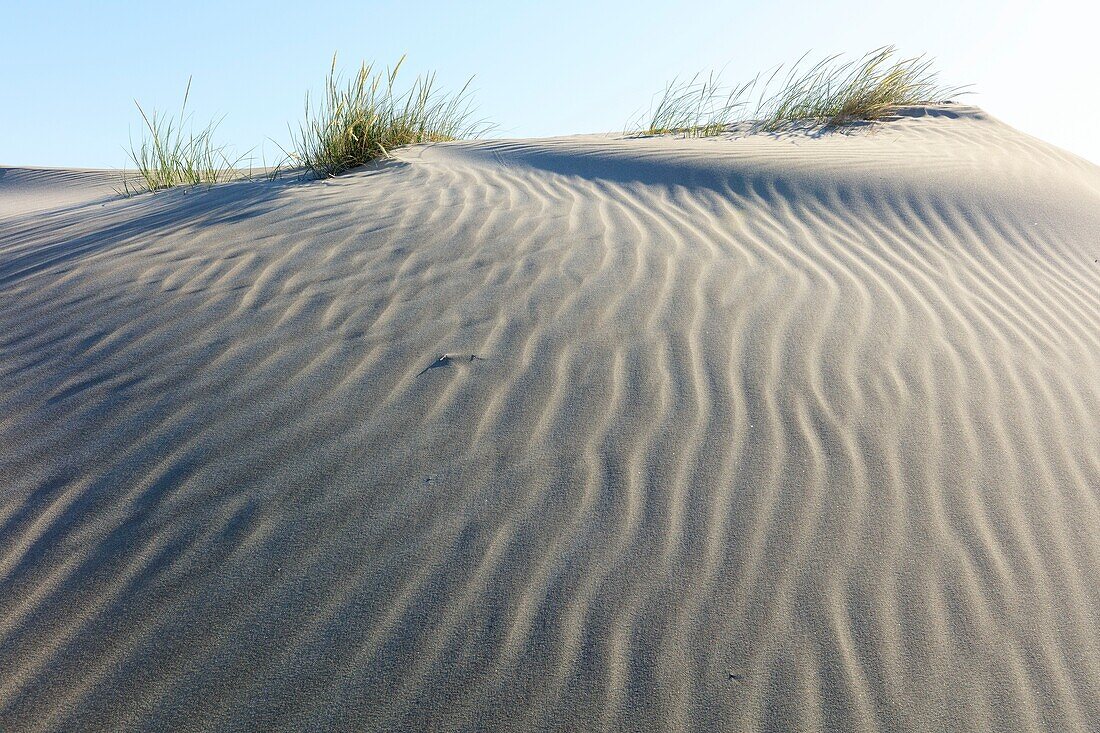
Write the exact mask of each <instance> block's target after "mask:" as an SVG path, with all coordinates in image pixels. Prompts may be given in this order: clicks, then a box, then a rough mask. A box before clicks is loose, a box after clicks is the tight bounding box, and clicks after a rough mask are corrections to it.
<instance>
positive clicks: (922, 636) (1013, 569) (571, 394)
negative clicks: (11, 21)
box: [0, 105, 1100, 732]
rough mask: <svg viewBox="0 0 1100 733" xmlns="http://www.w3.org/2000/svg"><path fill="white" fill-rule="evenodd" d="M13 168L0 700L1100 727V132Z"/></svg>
mask: <svg viewBox="0 0 1100 733" xmlns="http://www.w3.org/2000/svg"><path fill="white" fill-rule="evenodd" d="M2 176H3V177H0V730H4V731H82V730H104V731H106V730H111V731H115V730H145V731H187V730H261V731H268V730H287V731H299V730H301V731H321V730H340V731H344V730H378V731H404V730H408V731H420V730H440V731H483V730H486V731H488V730H493V731H495V730H505V731H507V730H514V731H526V730H563V731H588V730H612V731H681V730H683V731H688V730H692V731H756V730H768V731H792V730H797V731H818V730H829V731H922V732H923V731H941V730H950V731H956V730H959V731H990V730H996V731H1009V730H1012V731H1015V730H1029V731H1030V730H1057V731H1084V730H1100V263H1098V259H1100V168H1097V167H1096V166H1093V165H1091V164H1089V163H1086V162H1084V161H1082V160H1080V159H1078V158H1075V157H1073V156H1072V155H1070V154H1068V153H1064V152H1062V151H1060V150H1057V149H1055V148H1053V147H1050V146H1048V145H1046V144H1044V143H1042V142H1040V141H1037V140H1035V139H1033V138H1030V137H1027V136H1025V135H1023V134H1021V133H1019V132H1017V131H1015V130H1013V129H1011V128H1010V127H1008V126H1006V125H1004V124H1002V123H1001V122H999V121H997V120H995V119H993V118H991V117H989V116H988V115H987V114H985V113H984V112H982V111H981V110H980V109H977V108H974V107H965V106H956V105H951V106H944V107H929V108H915V109H910V110H905V111H904V113H903V114H902V115H900V116H899V118H898V119H895V120H891V121H888V122H884V123H881V124H879V125H876V126H874V127H871V128H861V129H857V130H854V131H851V132H849V133H839V132H832V133H820V132H812V131H809V132H806V131H803V132H790V133H786V134H782V135H751V136H743V135H736V134H735V135H729V136H727V137H726V138H724V139H706V140H683V139H676V138H654V139H637V140H624V139H621V138H617V137H613V136H580V137H567V138H556V139H545V140H512V141H482V142H462V143H449V144H440V145H432V146H419V147H411V148H406V149H403V150H401V151H399V152H398V153H397V156H396V160H395V161H392V162H389V163H386V164H382V165H378V166H375V167H373V168H371V169H368V170H362V171H359V172H355V173H352V174H349V175H346V176H343V177H340V178H337V179H333V180H330V181H325V182H312V183H300V182H295V181H287V182H276V183H267V182H256V183H241V184H229V185H223V186H218V187H214V188H212V189H194V190H173V191H169V192H162V193H158V194H156V195H145V196H139V197H135V198H131V199H120V198H118V197H117V196H115V195H114V194H113V193H112V191H111V190H110V176H109V175H108V174H106V173H103V172H87V171H85V172H80V171H32V170H26V169H4V170H3V173H2Z"/></svg>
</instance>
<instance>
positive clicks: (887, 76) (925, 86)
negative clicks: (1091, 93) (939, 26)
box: [635, 46, 963, 137]
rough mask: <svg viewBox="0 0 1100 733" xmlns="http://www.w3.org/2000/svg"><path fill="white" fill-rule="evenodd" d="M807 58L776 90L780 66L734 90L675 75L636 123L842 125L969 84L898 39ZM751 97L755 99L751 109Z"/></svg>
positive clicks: (690, 130) (667, 126) (685, 128)
mask: <svg viewBox="0 0 1100 733" xmlns="http://www.w3.org/2000/svg"><path fill="white" fill-rule="evenodd" d="M804 59H805V56H803V57H802V59H799V61H798V62H796V63H795V64H793V65H792V66H791V68H790V71H789V72H788V73H787V74H786V76H785V77H782V81H781V83H780V85H779V88H778V89H777V90H775V91H774V92H773V91H771V90H772V86H773V83H774V82H775V80H776V79H777V78H779V72H780V70H781V68H782V67H780V68H777V69H775V70H774V71H773V72H772V73H771V75H770V76H769V77H768V79H767V81H765V82H764V84H763V85H760V84H759V82H760V78H761V77H760V75H759V74H758V75H757V76H756V78H754V79H753V80H752V81H749V82H747V83H745V84H741V85H738V86H735V87H732V88H730V89H724V88H723V87H721V85H720V84H719V82H718V80H717V78H716V77H715V76H714V75H710V76H708V77H707V78H706V80H705V81H703V82H701V83H700V82H699V81H698V79H699V76H696V77H695V78H693V79H691V80H690V81H688V82H686V83H678V82H675V81H674V82H673V83H671V84H669V85H668V86H666V87H665V90H664V92H663V93H662V94H661V95H660V96H659V97H658V98H657V102H656V104H655V105H654V106H653V108H652V111H651V113H650V114H649V116H648V118H647V120H646V121H645V122H644V123H642V124H640V125H636V126H635V131H636V134H642V135H658V134H667V133H680V134H684V135H687V136H694V137H698V136H710V135H718V134H721V133H722V132H724V131H725V130H727V129H729V127H730V126H732V125H734V124H737V123H752V124H753V125H754V127H756V128H757V129H759V130H763V131H765V132H772V131H776V130H779V129H782V128H784V127H787V126H790V125H794V124H819V125H823V126H827V127H828V126H841V125H846V124H852V123H856V122H860V121H874V120H879V119H882V118H883V117H886V116H888V115H889V114H890V113H892V112H893V111H894V110H896V109H897V108H899V107H903V106H906V105H913V104H933V103H940V102H948V101H951V100H953V99H955V98H956V97H958V95H959V94H960V93H961V92H962V91H963V88H961V87H948V86H944V85H942V84H940V83H939V75H938V73H937V72H936V70H935V69H934V68H933V66H932V60H931V59H927V58H925V57H923V56H916V57H912V58H901V59H899V58H896V50H895V48H894V47H893V46H883V47H882V48H878V49H875V50H874V51H871V52H870V53H867V54H864V55H863V56H862V57H860V58H859V59H856V60H854V61H842V60H841V58H840V57H839V56H829V57H827V58H825V59H823V60H821V61H819V62H817V63H816V64H813V65H811V66H809V67H805V66H803V63H802V62H803V60H804ZM758 86H760V87H761V90H760V92H759V93H758V94H757V93H756V89H757V87H758ZM752 96H756V98H757V102H756V106H755V108H754V111H753V112H752V113H749V114H746V110H747V109H748V105H749V101H750V98H751V97H752Z"/></svg>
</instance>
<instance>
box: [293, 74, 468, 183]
mask: <svg viewBox="0 0 1100 733" xmlns="http://www.w3.org/2000/svg"><path fill="white" fill-rule="evenodd" d="M404 60H405V57H404V56H402V57H401V59H399V60H398V62H397V64H396V65H395V66H394V67H393V68H392V69H388V70H386V71H385V72H382V71H376V70H375V67H374V65H373V64H368V63H365V62H364V63H363V64H362V65H361V66H360V67H359V71H358V73H356V74H355V76H353V77H352V78H351V79H349V80H348V81H347V82H342V81H341V79H340V77H339V76H338V75H337V73H336V57H335V56H333V57H332V67H331V69H330V70H329V74H328V77H327V79H326V80H325V90H324V94H323V95H322V96H321V99H320V100H319V101H318V102H317V103H316V104H314V103H312V102H311V100H310V98H309V96H308V95H307V96H306V112H305V120H304V121H303V122H302V123H301V125H300V127H299V130H298V133H297V134H296V135H294V134H293V133H292V136H293V138H294V143H293V151H292V152H291V153H290V158H291V159H292V160H293V161H295V162H296V163H298V164H299V165H302V166H304V167H305V168H306V169H307V170H309V171H310V172H311V173H312V174H313V175H314V176H316V177H317V178H326V177H329V176H335V175H338V174H340V173H343V172H344V171H347V170H350V169H352V168H356V167H358V166H361V165H364V164H365V163H369V162H370V161H373V160H377V159H380V158H386V157H388V156H389V155H390V152H391V151H393V150H394V149H395V148H398V147H400V146H402V145H411V144H413V143H425V142H441V141H446V140H456V139H460V138H469V137H476V136H477V135H478V134H479V133H480V132H481V131H483V130H484V129H485V125H484V124H483V123H481V122H476V121H473V120H472V108H471V105H470V91H469V87H470V81H467V82H466V84H465V85H464V86H463V87H462V88H461V89H460V90H459V91H458V92H457V93H445V92H441V91H439V90H437V89H436V86H435V74H427V75H424V76H418V77H417V78H416V79H415V80H414V81H413V82H412V84H411V85H410V86H409V87H408V88H407V89H406V90H405V91H399V90H398V89H397V86H396V84H397V75H398V72H399V71H400V69H401V65H402V63H403V62H404Z"/></svg>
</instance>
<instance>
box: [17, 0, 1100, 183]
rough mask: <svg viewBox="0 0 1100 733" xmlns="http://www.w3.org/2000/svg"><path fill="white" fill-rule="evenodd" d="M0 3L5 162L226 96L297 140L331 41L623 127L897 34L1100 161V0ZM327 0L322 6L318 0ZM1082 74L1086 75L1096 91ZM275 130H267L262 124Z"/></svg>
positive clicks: (505, 111)
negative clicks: (685, 95) (691, 84)
mask: <svg viewBox="0 0 1100 733" xmlns="http://www.w3.org/2000/svg"><path fill="white" fill-rule="evenodd" d="M8 5H9V4H5V5H4V6H3V7H0V68H2V69H3V73H2V74H0V103H2V106H3V113H2V114H0V164H5V165H49V166H73V167H114V166H121V165H123V164H124V163H125V153H124V152H123V147H124V145H125V143H126V141H127V137H128V131H131V130H132V131H133V132H134V133H135V135H137V134H139V133H140V130H139V125H140V118H139V117H138V114H137V110H136V109H135V108H134V99H135V98H136V99H138V100H139V101H141V102H142V104H143V105H144V106H146V107H147V108H150V107H156V108H160V109H174V108H176V107H177V106H178V104H179V102H180V100H181V98H182V94H183V89H184V87H185V85H186V83H187V79H188V77H189V76H193V78H194V81H193V84H192V91H191V105H190V106H191V109H192V110H193V111H194V114H195V118H196V120H198V121H202V122H205V121H206V120H207V119H209V118H211V117H213V116H221V115H224V116H225V118H224V121H223V123H222V125H221V128H220V135H219V137H220V139H221V140H222V141H223V142H226V143H229V144H232V145H233V146H235V147H236V148H238V149H239V150H242V151H243V150H246V149H248V148H252V147H254V146H260V145H261V143H262V144H263V146H264V148H265V149H266V152H267V154H268V155H269V156H271V157H275V155H276V153H277V148H276V147H275V145H274V144H273V143H271V142H270V141H269V138H273V139H274V140H277V141H279V142H281V143H285V142H286V141H287V139H288V137H289V135H288V132H287V125H288V123H296V122H297V120H298V119H299V117H300V116H301V112H302V102H303V96H304V93H305V92H306V90H307V89H314V90H316V89H317V88H318V87H319V85H320V84H321V82H322V80H323V78H324V74H325V72H326V71H327V70H328V65H329V62H330V60H331V57H332V54H333V53H334V52H338V53H339V61H340V63H339V65H340V66H341V67H343V68H345V69H351V68H353V67H354V66H356V65H357V64H358V62H359V61H360V60H362V59H374V60H377V61H379V62H380V63H382V64H386V63H392V62H393V61H395V60H396V59H397V58H398V57H400V56H401V54H402V53H408V61H407V62H406V63H407V67H406V68H407V72H408V74H409V76H411V75H413V74H416V73H417V72H420V71H427V70H433V69H434V70H436V71H437V72H438V75H439V80H440V81H441V82H442V84H443V85H444V86H447V87H458V86H460V85H461V84H462V83H463V82H464V81H465V79H466V78H467V77H469V76H471V75H473V76H475V80H474V88H475V90H476V100H477V105H478V109H479V112H480V114H481V116H484V117H486V118H488V119H491V120H492V121H494V122H495V123H496V124H497V129H496V131H495V132H494V135H495V136H502V137H505V136H507V137H510V136H517V137H527V136H540V135H558V134H570V133H579V132H603V131H609V130H621V129H622V127H623V125H624V123H626V122H627V121H628V120H629V119H631V118H633V117H634V116H635V115H636V113H638V112H639V111H641V110H642V109H644V108H645V107H646V106H647V105H648V104H649V101H650V99H651V98H652V96H653V94H654V93H655V92H657V91H659V90H660V88H661V87H662V86H663V84H664V83H665V82H666V81H667V80H669V79H670V78H672V77H674V76H677V75H684V74H691V73H693V72H695V71H700V70H709V69H724V73H723V78H724V79H726V80H727V81H729V82H733V81H736V80H738V79H745V78H751V77H752V76H753V75H754V74H755V73H756V72H757V71H759V70H762V69H768V68H771V67H774V66H775V65H776V64H779V63H782V62H789V61H792V60H794V59H796V58H798V57H799V56H801V55H802V54H803V53H804V52H806V51H812V54H811V55H812V56H814V57H818V56H823V55H826V54H831V53H837V52H845V53H849V54H853V55H858V54H860V53H863V52H865V51H868V50H871V49H872V48H875V47H878V46H881V45H885V44H889V43H893V44H896V45H897V46H898V48H899V50H900V51H901V52H902V53H904V54H919V53H928V54H929V55H931V56H934V57H935V58H936V59H937V65H938V67H939V68H940V69H941V75H942V80H943V81H944V82H947V83H951V84H973V85H974V89H975V90H976V92H977V93H976V94H974V95H972V96H970V97H967V98H966V99H967V100H969V101H972V102H973V103H975V104H979V105H981V106H982V107H984V108H985V109H987V110H988V111H989V112H991V113H993V114H994V115H996V116H998V117H999V118H1001V119H1002V120H1004V121H1006V122H1008V123H1010V124H1012V125H1014V126H1016V127H1019V128H1020V129H1022V130H1024V131H1026V132H1029V133H1031V134H1034V135H1037V136H1039V137H1041V138H1043V139H1045V140H1048V141H1050V142H1053V143H1055V144H1057V145H1060V146H1062V147H1064V148H1067V149H1069V150H1071V151H1073V152H1075V153H1077V154H1079V155H1082V156H1084V157H1087V158H1089V159H1090V160H1092V161H1094V162H1100V134H1098V133H1097V131H1096V124H1097V121H1098V120H1100V102H1098V100H1097V96H1098V95H1096V94H1095V86H1096V81H1095V80H1096V78H1097V77H1098V76H1100V61H1098V57H1097V55H1096V54H1095V50H1094V46H1095V42H1094V38H1093V35H1094V32H1095V28H1096V27H1097V26H1096V19H1095V18H1093V17H1092V12H1091V11H1090V10H1088V9H1087V6H1088V5H1091V3H1086V2H1083V1H1082V2H1069V1H1064V0H1051V1H1049V2H1022V1H1016V0H1008V1H1007V2H992V1H990V2H987V1H986V0H974V1H967V0H954V1H953V2H941V1H940V0H926V1H920V0H908V1H907V2H879V3H865V4H860V3H852V2H831V1H825V2H787V3H782V2H767V3H764V2H761V3H749V2H727V3H722V2H717V3H715V2H711V3H679V2H667V0H666V1H665V2H658V1H656V0H634V1H633V2H599V1H598V0H589V1H588V2H574V1H572V0H559V1H558V2H547V3H542V2H540V3H534V2H532V3H520V2H496V1H493V0H489V1H487V2H473V3H456V2H434V1H430V0H420V2H415V3H407V2H330V3H304V2H295V3H277V2H265V3H230V2H220V3H215V2H186V3H160V2H155V3H41V4H30V3H28V4H27V5H26V7H23V8H12V7H8ZM320 6H324V9H319V8H320ZM1082 91H1084V93H1082ZM265 141H266V142H265Z"/></svg>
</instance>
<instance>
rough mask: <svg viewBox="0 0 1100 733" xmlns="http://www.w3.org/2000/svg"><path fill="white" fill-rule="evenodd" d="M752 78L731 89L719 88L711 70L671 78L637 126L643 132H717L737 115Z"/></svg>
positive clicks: (699, 134)
mask: <svg viewBox="0 0 1100 733" xmlns="http://www.w3.org/2000/svg"><path fill="white" fill-rule="evenodd" d="M754 84H755V81H753V82H748V83H746V84H742V85H741V86H737V87H734V88H732V89H723V88H722V87H721V86H720V84H719V78H718V76H717V75H716V74H714V73H713V72H712V73H710V74H708V75H707V76H706V77H705V78H703V77H702V75H701V74H696V75H695V76H693V77H692V78H691V79H687V80H680V79H673V80H672V81H671V82H670V83H669V84H668V85H667V86H665V89H664V91H663V92H662V93H661V95H660V98H659V99H658V100H657V103H656V104H655V105H653V108H652V110H651V111H650V113H649V115H648V121H647V122H646V123H645V124H643V125H641V126H640V130H639V132H640V133H641V134H643V135H666V134H670V133H677V134H682V135H686V136H688V137H708V136H711V135H717V134H719V133H720V132H722V131H723V130H725V129H726V128H727V127H729V126H730V125H731V124H733V123H734V122H735V121H736V120H737V119H738V115H739V113H740V111H741V110H742V109H743V108H744V106H745V104H746V99H745V97H746V96H747V94H748V93H749V92H750V91H751V89H752V87H753V86H754Z"/></svg>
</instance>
